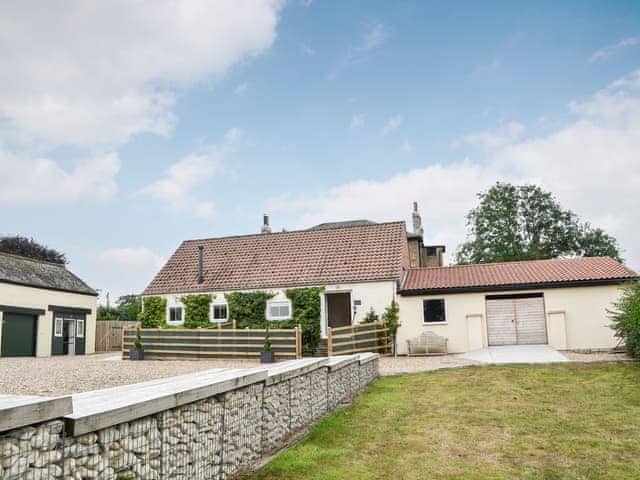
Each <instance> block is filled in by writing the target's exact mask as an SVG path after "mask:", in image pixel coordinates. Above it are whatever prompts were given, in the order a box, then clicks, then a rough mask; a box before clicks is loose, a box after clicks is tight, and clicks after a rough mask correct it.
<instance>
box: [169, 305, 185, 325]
mask: <svg viewBox="0 0 640 480" xmlns="http://www.w3.org/2000/svg"><path fill="white" fill-rule="evenodd" d="M169 322H171V323H181V322H182V307H169Z"/></svg>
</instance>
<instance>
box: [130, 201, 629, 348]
mask: <svg viewBox="0 0 640 480" xmlns="http://www.w3.org/2000/svg"><path fill="white" fill-rule="evenodd" d="M412 220H413V222H412V223H413V231H412V232H407V231H406V225H405V223H404V222H401V221H400V222H388V223H374V222H371V221H367V220H355V221H348V222H334V223H324V224H320V225H317V226H315V227H312V228H309V229H307V230H299V231H292V232H281V233H272V232H271V228H270V226H269V221H268V217H266V216H265V218H264V223H263V226H262V233H260V234H255V235H242V236H231V237H221V238H209V239H202V240H187V241H185V242H183V243H182V244H181V245H180V246H179V248H178V249H177V250H176V252H175V253H174V254H173V255H172V256H171V258H170V259H169V261H168V262H167V263H166V265H165V266H164V267H163V268H162V270H161V271H160V272H159V273H158V274H157V275H156V277H155V278H154V279H153V280H152V282H151V283H150V284H149V286H148V287H147V288H146V289H145V291H144V292H143V296H161V297H164V298H165V299H166V300H167V307H166V322H167V324H168V325H180V324H182V323H184V316H185V311H184V306H183V305H182V303H181V297H182V296H183V295H185V294H189V293H208V294H211V295H212V298H213V301H212V305H211V308H210V321H211V322H212V323H215V322H225V321H227V319H228V318H229V305H228V303H227V301H226V298H225V295H226V294H228V293H230V292H237V291H244V292H247V291H257V290H263V291H269V292H271V293H272V294H273V297H272V298H271V299H270V300H269V301H268V302H267V306H266V311H265V317H266V319H267V320H287V319H290V318H291V315H292V307H291V301H290V300H289V299H288V298H287V295H286V290H287V289H289V288H300V287H308V286H320V287H323V291H322V293H321V299H320V301H321V315H320V319H319V321H320V325H321V335H322V337H323V338H326V336H327V328H328V327H331V328H336V327H342V326H346V325H350V324H354V323H360V322H362V320H363V319H364V317H365V315H366V314H367V312H368V311H369V310H371V309H373V310H374V311H375V312H376V313H378V314H381V313H382V312H383V311H384V309H385V308H386V307H387V306H388V305H389V304H390V303H391V301H392V300H396V301H398V303H399V306H400V322H401V327H400V329H399V331H398V342H397V343H398V352H399V353H400V354H403V353H407V348H406V345H407V342H406V341H407V340H409V339H411V338H415V337H417V336H419V335H420V334H421V333H423V332H427V331H429V332H433V333H435V334H437V335H440V336H442V337H446V338H447V339H448V348H449V351H450V352H466V351H470V350H475V349H479V348H483V347H487V346H494V345H519V344H549V345H551V346H553V347H555V348H557V349H561V350H567V349H570V350H590V349H609V348H613V347H615V346H616V345H617V339H616V338H615V337H614V336H613V330H612V329H611V328H610V327H609V323H610V322H609V321H608V319H607V313H606V311H607V309H609V308H611V306H612V303H613V302H614V301H615V300H616V299H617V298H618V295H619V290H620V286H621V285H622V284H624V283H625V282H628V281H631V280H634V279H637V278H638V275H637V274H636V273H635V272H633V271H631V270H629V269H627V268H626V267H624V266H623V265H621V264H620V263H618V262H616V261H615V260H613V259H611V258H576V259H558V260H541V261H532V262H510V263H500V264H486V265H471V266H452V267H443V266H442V257H443V253H444V252H445V247H444V246H442V245H425V244H424V242H423V234H424V232H423V228H422V220H421V217H420V214H419V212H418V206H417V204H416V203H415V202H414V205H413V212H412Z"/></svg>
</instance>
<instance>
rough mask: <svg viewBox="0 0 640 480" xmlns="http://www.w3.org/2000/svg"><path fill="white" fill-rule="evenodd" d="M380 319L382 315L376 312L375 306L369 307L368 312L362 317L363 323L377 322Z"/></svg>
mask: <svg viewBox="0 0 640 480" xmlns="http://www.w3.org/2000/svg"><path fill="white" fill-rule="evenodd" d="M379 321H380V316H379V315H378V314H377V313H376V312H375V310H374V309H373V307H371V308H370V309H369V311H368V312H367V314H366V315H365V316H364V318H363V319H362V322H361V323H375V322H379Z"/></svg>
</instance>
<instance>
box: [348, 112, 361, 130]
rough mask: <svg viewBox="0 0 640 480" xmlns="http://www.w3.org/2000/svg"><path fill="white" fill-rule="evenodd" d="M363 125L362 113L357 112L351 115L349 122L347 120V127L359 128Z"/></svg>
mask: <svg viewBox="0 0 640 480" xmlns="http://www.w3.org/2000/svg"><path fill="white" fill-rule="evenodd" d="M361 127H364V115H363V114H362V113H357V114H355V115H354V116H352V117H351V122H349V128H352V129H353V128H361Z"/></svg>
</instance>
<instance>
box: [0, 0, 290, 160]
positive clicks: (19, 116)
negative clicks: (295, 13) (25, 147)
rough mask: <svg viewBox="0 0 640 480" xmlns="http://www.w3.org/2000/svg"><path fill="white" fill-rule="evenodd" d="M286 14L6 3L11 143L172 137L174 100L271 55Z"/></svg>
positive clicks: (245, 7) (119, 2)
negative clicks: (236, 67)
mask: <svg viewBox="0 0 640 480" xmlns="http://www.w3.org/2000/svg"><path fill="white" fill-rule="evenodd" d="M283 4H284V2H282V1H281V0H264V1H254V0H236V1H234V2H210V1H205V0H200V1H199V0H191V1H184V2H175V1H169V0H163V1H160V0H154V1H150V0H149V1H138V2H128V1H125V0H115V1H111V2H97V3H95V2H94V3H87V2H83V1H81V0H70V1H68V2H64V3H63V4H59V3H57V2H29V1H26V2H3V3H2V4H1V6H0V58H2V62H1V63H0V117H4V123H5V135H7V136H11V138H12V139H14V140H16V139H21V138H23V137H24V136H27V137H30V138H31V137H33V138H35V139H39V140H43V141H46V142H47V143H48V144H52V145H59V144H73V145H79V146H85V147H95V146H96V145H104V144H117V143H121V142H123V141H126V140H127V139H128V138H129V137H130V136H132V135H135V134H137V133H141V132H149V133H154V134H159V135H168V134H169V133H170V132H171V129H172V127H173V125H174V124H175V122H176V119H175V116H174V113H173V107H174V104H175V94H176V92H177V91H179V90H180V89H182V88H186V87H189V86H191V85H194V84H196V83H198V82H203V81H209V80H210V79H211V78H215V77H218V76H220V75H223V74H224V73H225V72H227V71H228V70H229V69H230V68H231V67H232V66H233V65H235V64H237V63H238V62H241V61H243V60H244V59H247V58H249V57H252V56H255V55H258V54H260V53H261V52H263V51H264V50H265V49H267V48H268V47H269V46H270V45H271V44H272V43H273V41H274V39H275V36H276V24H277V22H278V14H279V11H280V9H281V8H282V6H283Z"/></svg>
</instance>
